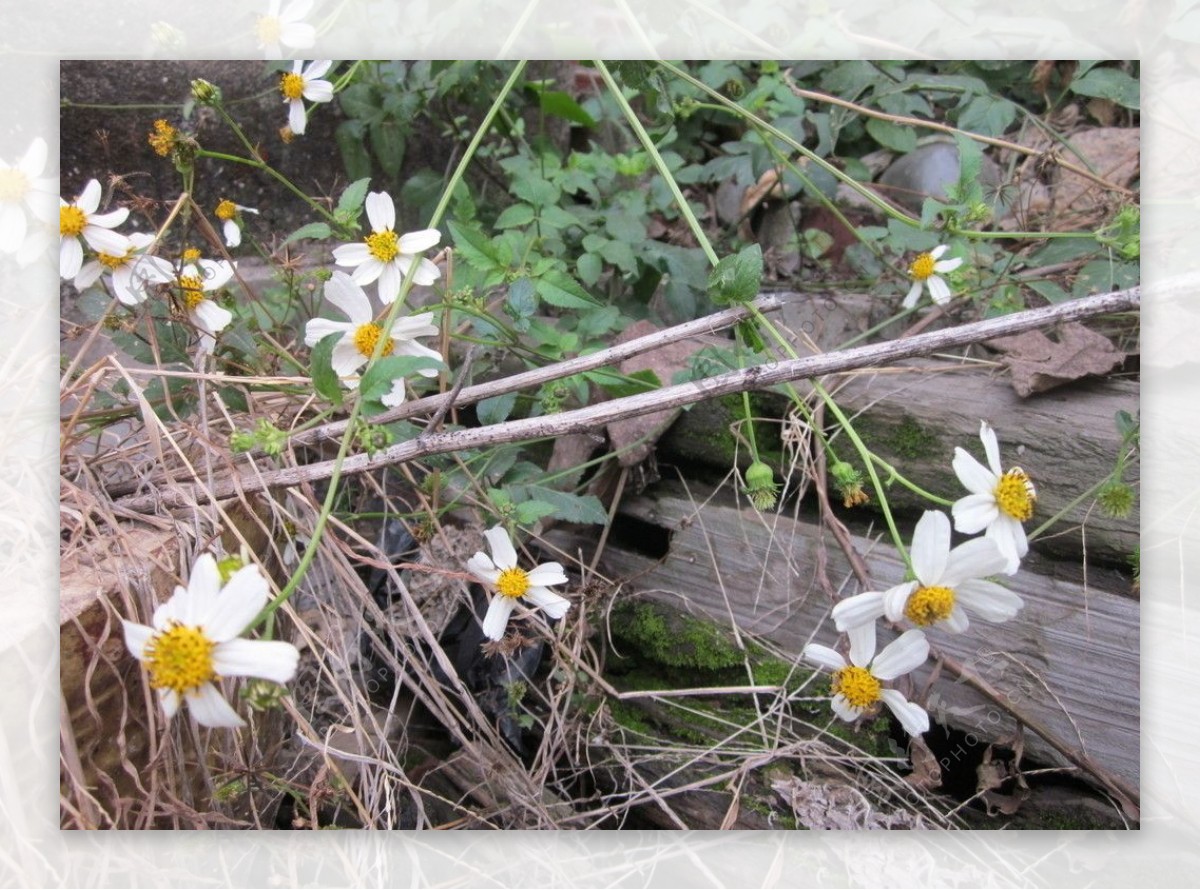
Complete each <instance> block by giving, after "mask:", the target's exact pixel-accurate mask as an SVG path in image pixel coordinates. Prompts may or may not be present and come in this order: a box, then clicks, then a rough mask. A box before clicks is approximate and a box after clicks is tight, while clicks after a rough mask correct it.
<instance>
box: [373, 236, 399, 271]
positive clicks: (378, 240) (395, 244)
mask: <svg viewBox="0 0 1200 890" xmlns="http://www.w3.org/2000/svg"><path fill="white" fill-rule="evenodd" d="M367 250H369V251H371V256H373V257H375V259H377V260H379V261H380V262H381V263H390V262H391V261H392V260H394V259H395V258H396V254H398V253H399V252H400V239H399V238H397V237H396V233H395V232H393V231H392V230H391V229H387V230H385V231H382V232H372V233H371V234H370V235H368V236H367Z"/></svg>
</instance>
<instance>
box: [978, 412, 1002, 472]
mask: <svg viewBox="0 0 1200 890" xmlns="http://www.w3.org/2000/svg"><path fill="white" fill-rule="evenodd" d="M979 440H980V441H981V442H983V452H984V454H986V455H987V460H988V466H989V467H991V468H992V472H993V473H994V474H995V475H996V477H997V478H999V477H1000V476H1003V475H1004V470H1003V469H1001V467H1000V443H999V442H998V441H997V440H996V431H995V430H994V429H992V428H991V426H990V425H989V424H988V422H987V421H986V420H981V421H979Z"/></svg>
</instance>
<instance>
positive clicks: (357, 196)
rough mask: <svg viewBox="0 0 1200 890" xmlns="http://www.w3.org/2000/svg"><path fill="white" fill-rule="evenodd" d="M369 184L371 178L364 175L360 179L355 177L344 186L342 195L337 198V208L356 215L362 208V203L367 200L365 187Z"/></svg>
mask: <svg viewBox="0 0 1200 890" xmlns="http://www.w3.org/2000/svg"><path fill="white" fill-rule="evenodd" d="M370 184H371V178H370V177H369V176H365V177H363V178H362V179H356V180H355V181H354V182H352V183H350V184H349V185H348V186H346V188H345V190H344V191H343V192H342V196H341V197H340V198H338V204H337V209H338V210H339V211H341V212H342V213H346V214H353V215H356V216H357V215H358V212H359V211H360V210H362V206H363V204H364V203H365V202H366V200H367V187H368V186H369V185H370Z"/></svg>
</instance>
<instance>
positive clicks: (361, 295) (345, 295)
mask: <svg viewBox="0 0 1200 890" xmlns="http://www.w3.org/2000/svg"><path fill="white" fill-rule="evenodd" d="M325 299H326V300H328V301H329V302H330V303H332V304H333V305H334V306H337V307H338V308H339V309H341V310H342V312H344V313H345V314H346V317H347V318H349V319H350V321H351V322H353V323H354V326H355V328H357V327H358V325H362V324H366V323H367V322H369V321H371V320H372V319H373V318H374V317H375V316H374V313H373V312H372V311H371V301H370V300H369V299H368V298H367V294H366V292H365V291H364V290H363V289H362V288H361V287H359V286H358V285H357V284H355V283H354V280H353V279H352V278H351V277H350V276H349V275H347V274H346V273H345V272H334V273H333V276H332V277H331V278H330V279H329V280H328V281H326V282H325Z"/></svg>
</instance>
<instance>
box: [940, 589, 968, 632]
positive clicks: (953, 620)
mask: <svg viewBox="0 0 1200 890" xmlns="http://www.w3.org/2000/svg"><path fill="white" fill-rule="evenodd" d="M959 593H961V591H959V590H956V591H954V595H955V597H957V596H958V594H959ZM938 626H939V627H941V628H942V629H943V630H947V631H949V632H950V633H952V634H960V633H962V632H963V631H965V630H966V629H967V628H968V627H970V626H971V621H970V619H969V618H967V612H966V610H965V609H964V608H963V607H962V605H961V604H960V603H958V602H956V603H955V604H954V608H952V609H951V610H950V614H949V615H947V616H946V618H945V619H944V620H942V621H940V622H938Z"/></svg>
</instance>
